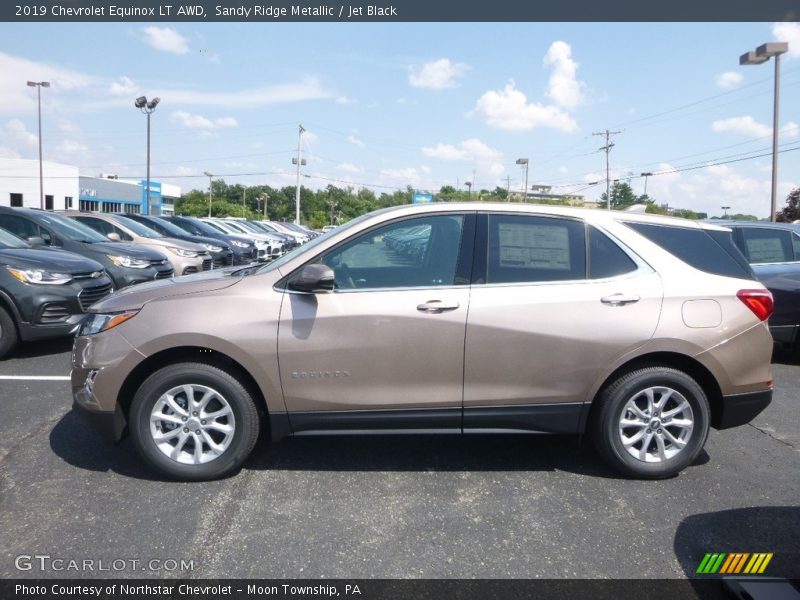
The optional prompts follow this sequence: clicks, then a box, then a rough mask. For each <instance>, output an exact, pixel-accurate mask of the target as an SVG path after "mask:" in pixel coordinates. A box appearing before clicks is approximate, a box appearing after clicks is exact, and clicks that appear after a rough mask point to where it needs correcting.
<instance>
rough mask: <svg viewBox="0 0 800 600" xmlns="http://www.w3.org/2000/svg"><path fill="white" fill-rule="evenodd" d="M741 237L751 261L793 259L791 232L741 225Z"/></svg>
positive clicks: (787, 260) (789, 260) (766, 261)
mask: <svg viewBox="0 0 800 600" xmlns="http://www.w3.org/2000/svg"><path fill="white" fill-rule="evenodd" d="M740 230H741V232H742V239H743V240H744V249H745V252H746V253H747V258H748V259H749V260H750V262H751V263H781V262H791V261H793V260H794V250H793V248H792V232H791V231H786V230H785V229H768V228H766V227H764V228H762V227H742V228H741V229H740Z"/></svg>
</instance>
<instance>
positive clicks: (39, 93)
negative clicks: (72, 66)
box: [28, 81, 50, 208]
mask: <svg viewBox="0 0 800 600" xmlns="http://www.w3.org/2000/svg"><path fill="white" fill-rule="evenodd" d="M28 87H35V88H36V98H37V100H38V102H39V208H44V175H43V171H42V88H43V87H46V88H49V87H50V82H49V81H29V82H28Z"/></svg>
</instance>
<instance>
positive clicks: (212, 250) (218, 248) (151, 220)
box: [119, 215, 233, 269]
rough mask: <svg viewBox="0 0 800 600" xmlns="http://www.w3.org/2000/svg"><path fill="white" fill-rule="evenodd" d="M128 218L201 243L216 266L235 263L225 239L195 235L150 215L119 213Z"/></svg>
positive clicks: (166, 233)
mask: <svg viewBox="0 0 800 600" xmlns="http://www.w3.org/2000/svg"><path fill="white" fill-rule="evenodd" d="M119 216H120V217H124V218H126V219H131V220H133V221H136V222H137V223H141V224H142V225H144V226H145V227H149V228H150V229H154V230H155V231H157V232H158V233H160V234H161V235H164V236H166V237H170V238H175V239H179V240H184V241H186V242H193V243H195V244H200V245H201V246H204V247H205V249H206V250H208V252H209V254H211V259H212V260H213V261H214V268H215V269H219V268H220V267H227V266H230V265H232V264H233V250H231V246H230V244H228V243H227V242H225V241H224V240H220V239H215V238H212V237H208V236H203V235H193V234H191V233H189V232H187V231H186V230H184V229H181V228H180V227H178V226H177V225H175V224H173V223H170V222H169V221H167V220H165V219H159V218H158V217H153V216H150V215H119Z"/></svg>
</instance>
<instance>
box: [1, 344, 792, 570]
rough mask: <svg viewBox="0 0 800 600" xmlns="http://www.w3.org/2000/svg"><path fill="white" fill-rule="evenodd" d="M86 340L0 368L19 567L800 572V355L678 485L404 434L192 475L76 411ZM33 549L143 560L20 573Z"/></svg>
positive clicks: (26, 354) (513, 450)
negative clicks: (145, 462)
mask: <svg viewBox="0 0 800 600" xmlns="http://www.w3.org/2000/svg"><path fill="white" fill-rule="evenodd" d="M69 349H70V342H69V341H64V342H56V343H54V342H49V343H42V344H35V345H26V346H23V347H22V349H21V351H20V352H18V353H17V355H16V356H15V357H14V358H11V359H9V360H6V361H3V362H0V377H2V379H0V547H1V548H2V550H0V554H1V555H2V558H0V575H1V576H2V577H41V576H50V577H56V576H59V577H87V576H88V577H91V576H97V575H103V576H114V575H123V576H127V577H131V576H132V577H152V576H158V577H164V576H166V577H203V578H206V577H274V578H287V577H326V578H372V577H391V578H401V577H402V578H404V577H425V578H483V577H487V578H527V577H554V578H560V577H619V578H638V577H647V578H678V577H683V576H685V575H687V574H693V573H694V572H695V569H696V568H697V565H698V564H699V562H700V560H701V559H702V558H703V555H704V554H705V553H706V552H734V551H741V552H774V553H775V555H774V558H773V561H772V563H771V565H770V567H769V569H768V571H767V574H770V575H776V576H778V575H780V576H792V577H798V576H800V397H799V396H800V393H798V391H799V390H800V359H798V358H797V357H791V356H785V355H781V354H776V357H775V361H774V365H773V366H774V371H775V381H776V393H775V398H774V401H773V403H772V405H771V406H770V407H769V408H768V409H767V410H766V411H765V412H764V413H763V414H762V415H761V416H759V417H758V418H757V420H756V421H755V422H754V423H753V424H751V425H748V426H744V427H741V428H738V429H734V430H729V431H724V432H716V431H713V430H712V432H711V435H710V437H709V441H708V444H707V445H706V451H705V452H704V453H703V454H701V458H700V459H699V460H698V462H697V463H696V464H695V465H693V466H692V467H690V468H688V469H687V470H686V471H684V472H683V473H682V474H681V475H680V476H678V477H676V478H674V479H670V480H667V481H656V482H643V481H632V480H626V479H622V478H619V477H617V476H616V475H615V474H614V473H613V472H611V471H610V470H609V469H608V468H607V467H606V466H605V465H604V464H603V463H602V462H601V461H600V460H599V459H598V458H596V457H595V456H594V453H593V451H592V448H591V446H589V445H588V444H586V443H584V444H580V443H579V441H578V440H577V438H570V437H555V436H469V437H461V436H448V437H434V436H417V437H415V436H396V437H384V438H362V437H342V438H322V437H319V438H302V439H290V440H288V441H285V442H282V443H280V444H278V445H275V446H274V447H271V448H268V447H267V446H266V445H264V444H261V445H260V446H259V448H258V449H257V451H256V454H255V456H254V457H252V458H251V459H250V460H249V461H248V463H247V464H246V466H245V468H244V469H243V470H242V471H241V472H239V473H238V474H236V475H234V476H233V477H230V478H228V479H225V480H222V481H216V482H212V483H198V484H186V483H174V482H168V481H163V480H160V479H158V478H156V477H154V476H153V474H152V473H151V472H149V471H147V470H146V469H144V468H143V467H142V465H141V463H140V461H139V459H138V458H137V456H136V455H135V452H134V450H133V448H132V446H131V444H130V443H129V442H124V443H123V444H121V445H120V446H117V447H113V446H109V445H107V444H106V443H105V442H104V441H103V440H101V439H100V438H99V437H98V436H96V435H95V433H94V432H93V431H92V430H90V429H89V428H88V427H87V426H85V425H84V424H83V422H81V421H80V420H79V419H78V418H77V417H76V416H75V415H73V414H72V413H71V412H70V403H71V399H70V393H69V382H68V381H67V380H66V376H67V375H68V373H69ZM43 376H44V377H55V378H56V379H44V378H42V377H43ZM9 377H15V378H19V377H26V378H24V379H9ZM58 377H61V378H62V379H58ZM20 555H47V556H49V557H50V559H48V561H50V560H53V559H63V560H65V561H69V560H77V561H84V560H95V561H100V560H101V559H102V560H103V561H106V563H105V564H106V566H108V565H109V564H110V561H112V560H117V561H119V560H123V561H126V562H125V567H124V568H122V569H121V570H117V569H114V570H112V571H110V572H104V573H94V574H93V573H92V572H86V571H74V570H56V569H54V568H53V564H50V563H48V564H49V566H48V567H47V568H45V569H44V570H43V571H42V570H40V569H39V565H38V564H34V566H33V568H32V569H31V570H28V571H20V570H18V569H17V568H16V567H15V562H18V561H16V560H15V559H16V557H18V556H20ZM154 559H155V560H158V561H161V562H159V563H150V562H149V561H151V560H154ZM170 560H174V561H177V562H178V563H179V564H180V561H191V564H189V565H187V566H186V568H180V567H177V568H174V569H173V568H171V567H172V566H173V563H171V562H168V561H170ZM133 561H140V562H133ZM56 564H60V563H56ZM65 564H66V563H65ZM120 564H121V563H119V562H118V563H117V565H120ZM94 565H95V568H97V567H98V563H97V562H95V563H94Z"/></svg>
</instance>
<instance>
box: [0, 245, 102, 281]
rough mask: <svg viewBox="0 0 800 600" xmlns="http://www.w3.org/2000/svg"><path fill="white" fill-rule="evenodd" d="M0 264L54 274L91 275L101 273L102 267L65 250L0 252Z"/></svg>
mask: <svg viewBox="0 0 800 600" xmlns="http://www.w3.org/2000/svg"><path fill="white" fill-rule="evenodd" d="M0 263H2V264H6V265H8V266H9V267H14V268H15V269H42V270H44V271H51V272H55V273H69V274H70V275H76V274H78V273H91V272H93V271H102V270H103V265H101V264H100V263H99V262H97V261H94V260H92V259H90V258H85V257H83V256H81V255H79V254H74V253H73V252H67V251H65V250H51V249H45V248H41V249H39V248H36V249H34V248H12V249H7V250H0Z"/></svg>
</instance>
